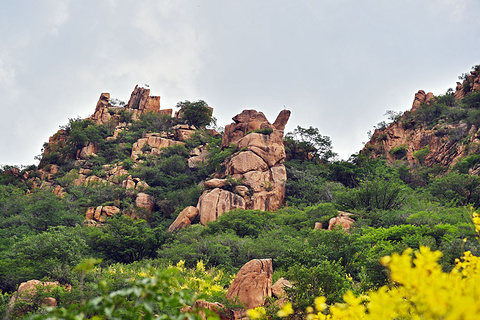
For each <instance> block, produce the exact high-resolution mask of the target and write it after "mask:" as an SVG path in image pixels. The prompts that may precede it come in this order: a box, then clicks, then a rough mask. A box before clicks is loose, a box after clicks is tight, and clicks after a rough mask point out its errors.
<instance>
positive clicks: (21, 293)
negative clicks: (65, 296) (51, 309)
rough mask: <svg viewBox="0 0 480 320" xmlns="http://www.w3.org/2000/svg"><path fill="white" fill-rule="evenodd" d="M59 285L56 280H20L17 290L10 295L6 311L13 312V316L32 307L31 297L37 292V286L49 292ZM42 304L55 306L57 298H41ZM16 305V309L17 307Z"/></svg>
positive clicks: (23, 312) (19, 314)
mask: <svg viewBox="0 0 480 320" xmlns="http://www.w3.org/2000/svg"><path fill="white" fill-rule="evenodd" d="M58 286H60V283H59V282H58V281H55V282H42V281H39V280H29V281H27V282H22V283H21V284H20V285H19V286H18V289H17V291H16V292H15V293H14V294H13V295H12V297H11V298H10V301H9V303H8V311H7V312H8V313H13V314H14V315H15V316H17V317H18V316H21V315H23V314H25V313H27V312H29V311H31V310H32V308H33V303H34V301H33V299H34V297H35V296H36V294H37V291H38V290H39V288H41V289H42V290H43V291H44V292H50V291H51V290H52V289H53V288H55V287H58ZM42 305H44V306H56V305H57V300H56V299H55V298H52V297H47V298H44V299H43V303H42ZM17 306H19V307H18V309H17Z"/></svg>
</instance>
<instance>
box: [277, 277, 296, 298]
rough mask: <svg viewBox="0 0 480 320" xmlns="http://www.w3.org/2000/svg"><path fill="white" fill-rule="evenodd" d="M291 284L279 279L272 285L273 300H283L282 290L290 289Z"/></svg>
mask: <svg viewBox="0 0 480 320" xmlns="http://www.w3.org/2000/svg"><path fill="white" fill-rule="evenodd" d="M292 287H293V286H292V284H291V283H290V281H288V280H287V279H285V278H280V279H278V280H277V282H275V283H274V284H273V285H272V295H273V296H274V297H275V298H285V297H286V295H287V294H286V292H285V289H284V288H292Z"/></svg>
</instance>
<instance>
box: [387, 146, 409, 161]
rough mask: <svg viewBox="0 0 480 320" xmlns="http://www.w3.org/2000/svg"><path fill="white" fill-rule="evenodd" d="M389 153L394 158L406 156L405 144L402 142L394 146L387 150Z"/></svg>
mask: <svg viewBox="0 0 480 320" xmlns="http://www.w3.org/2000/svg"><path fill="white" fill-rule="evenodd" d="M389 153H390V154H391V155H392V156H394V157H395V158H396V159H403V158H405V157H406V156H407V146H406V145H404V144H401V145H399V146H395V147H393V148H392V149H391V150H390V151H389Z"/></svg>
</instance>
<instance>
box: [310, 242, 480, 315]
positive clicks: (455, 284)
mask: <svg viewBox="0 0 480 320" xmlns="http://www.w3.org/2000/svg"><path fill="white" fill-rule="evenodd" d="M441 255H442V254H441V252H439V251H431V250H430V249H429V248H427V247H420V250H419V251H417V252H415V253H414V252H413V250H412V249H407V250H405V251H404V252H403V254H393V255H392V256H387V257H384V258H382V260H381V263H382V264H383V265H385V266H386V267H388V268H389V269H390V273H391V280H392V283H391V285H390V286H383V287H381V288H380V289H378V290H377V291H372V292H369V293H368V294H366V295H362V296H358V297H357V296H355V295H354V294H353V293H352V292H351V291H349V292H347V293H346V294H345V295H344V297H343V299H344V301H345V303H342V304H336V305H332V306H330V308H327V306H326V305H325V298H324V297H319V298H317V299H315V310H314V309H313V307H309V308H307V310H306V313H307V319H308V320H317V319H318V320H324V319H331V320H337V319H349V320H354V319H362V320H363V319H365V320H366V319H425V320H429V319H432V320H433V319H452V320H453V319H465V320H467V319H472V320H473V319H478V318H479V317H480V286H478V283H480V258H479V257H476V256H473V255H472V254H471V253H470V252H465V254H464V256H463V257H462V258H461V259H457V261H456V267H455V268H454V269H453V270H452V271H451V272H450V273H445V272H443V271H442V268H441V267H440V265H439V264H438V263H437V261H438V259H439V258H440V257H441ZM327 313H328V314H327Z"/></svg>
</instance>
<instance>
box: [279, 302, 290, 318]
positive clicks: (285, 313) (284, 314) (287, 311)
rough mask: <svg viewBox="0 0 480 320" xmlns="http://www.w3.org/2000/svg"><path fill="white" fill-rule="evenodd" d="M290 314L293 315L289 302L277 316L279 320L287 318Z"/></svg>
mask: <svg viewBox="0 0 480 320" xmlns="http://www.w3.org/2000/svg"><path fill="white" fill-rule="evenodd" d="M291 314H293V307H292V303H290V302H288V303H285V304H284V305H283V307H282V308H281V309H280V310H278V312H277V316H279V317H280V318H285V317H288V316H289V315H291Z"/></svg>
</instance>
